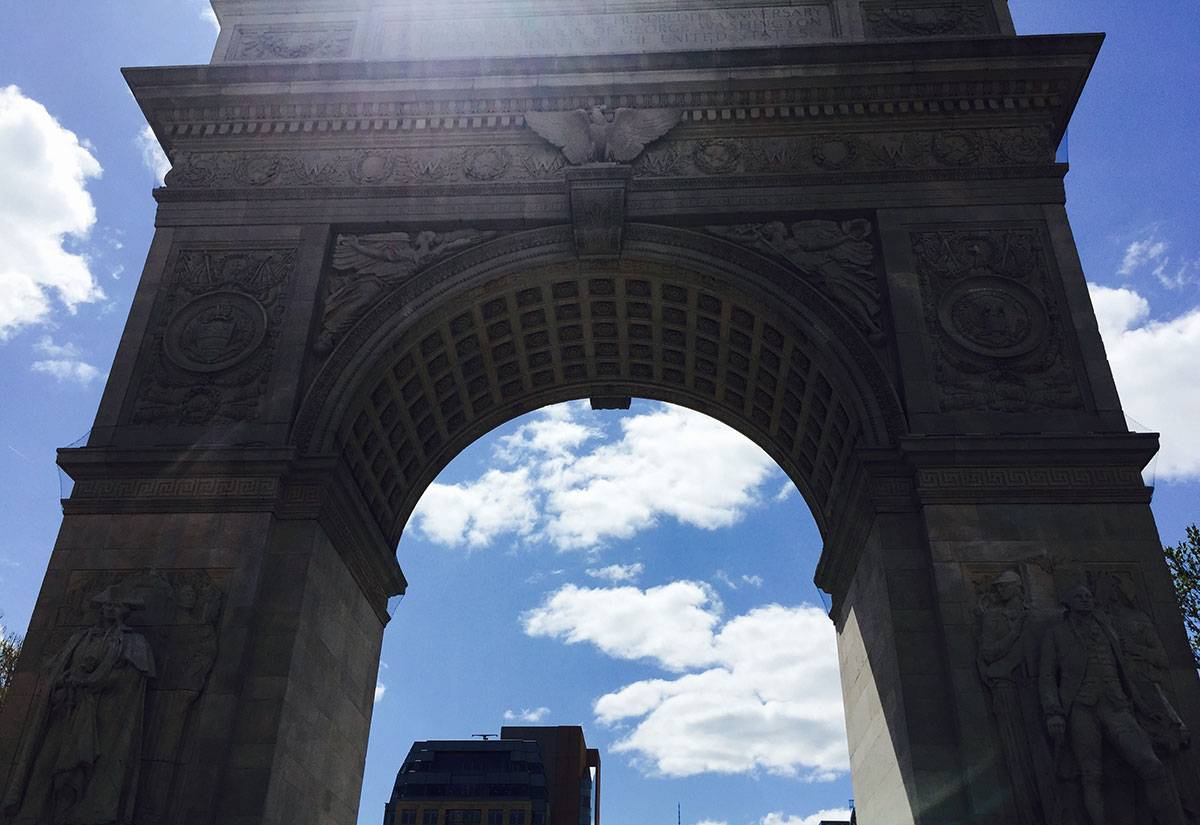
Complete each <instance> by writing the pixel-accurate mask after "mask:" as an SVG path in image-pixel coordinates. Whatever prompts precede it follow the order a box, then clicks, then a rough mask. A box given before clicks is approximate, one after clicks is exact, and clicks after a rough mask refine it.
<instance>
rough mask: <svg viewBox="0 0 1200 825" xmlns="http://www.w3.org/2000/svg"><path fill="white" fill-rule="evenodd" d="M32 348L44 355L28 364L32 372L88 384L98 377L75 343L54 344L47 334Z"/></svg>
mask: <svg viewBox="0 0 1200 825" xmlns="http://www.w3.org/2000/svg"><path fill="white" fill-rule="evenodd" d="M33 350H34V352H36V353H37V354H39V355H42V356H45V357H44V358H41V359H38V360H36V361H34V362H33V363H32V364H30V365H29V368H30V369H31V370H33V371H34V372H41V373H45V374H47V375H52V376H54V378H56V379H58V380H59V381H73V382H75V383H78V384H83V385H85V386H86V385H88V384H90V383H92V382H93V381H95V380H96V379H97V378H99V377H100V375H101V373H100V370H98V369H97V368H96V367H94V366H92V365H91V364H89V363H87V362H86V361H84V360H83V359H82V357H81V356H82V355H83V352H82V351H81V350H80V349H79V347H77V346H76V345H75V344H72V343H66V344H56V343H54V339H53V338H51V337H50V336H49V335H43V336H42V337H41V338H40V339H39V340H38V342H37V343H36V344H34V345H33Z"/></svg>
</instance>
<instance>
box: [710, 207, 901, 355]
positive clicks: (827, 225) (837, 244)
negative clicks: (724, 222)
mask: <svg viewBox="0 0 1200 825" xmlns="http://www.w3.org/2000/svg"><path fill="white" fill-rule="evenodd" d="M708 231H709V232H712V233H713V234H714V235H719V236H721V237H723V238H727V239H729V240H731V241H735V242H737V243H741V244H744V245H746V246H750V247H754V248H756V249H759V250H761V251H763V252H767V253H769V254H773V255H776V256H779V257H782V258H784V259H785V260H787V261H788V262H789V263H791V264H792V265H793V266H794V267H795V268H796V269H797V270H799V272H800V273H801V274H802V275H803V276H804V277H806V278H808V279H810V280H812V281H813V282H814V283H816V284H817V285H818V286H821V287H823V288H824V289H825V291H826V292H827V293H828V294H829V295H830V297H831V298H833V299H834V300H835V301H837V303H839V304H840V305H841V306H842V307H843V308H844V309H846V310H847V311H848V312H849V313H850V316H851V317H852V318H853V319H854V320H855V321H856V322H857V324H858V326H859V327H860V328H861V329H862V331H863V332H865V333H866V334H867V337H868V338H869V339H870V340H871V341H872V342H873V343H877V342H878V341H879V340H881V339H882V335H883V327H882V324H881V322H880V319H879V314H880V310H881V308H882V307H881V305H882V297H881V295H880V289H879V283H878V279H877V277H876V275H875V271H874V263H875V245H874V243H873V242H872V240H871V234H872V227H871V223H870V221H867V220H863V219H861V218H857V219H854V220H849V221H821V220H810V221H796V222H795V223H791V224H785V223H783V222H782V221H773V222H771V223H765V224H738V225H734V226H710V227H708Z"/></svg>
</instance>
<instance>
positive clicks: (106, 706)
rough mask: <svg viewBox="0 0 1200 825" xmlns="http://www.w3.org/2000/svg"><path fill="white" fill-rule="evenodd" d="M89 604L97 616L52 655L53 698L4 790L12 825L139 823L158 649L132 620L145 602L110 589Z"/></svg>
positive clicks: (39, 710) (44, 704) (39, 711)
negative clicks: (149, 693) (145, 732)
mask: <svg viewBox="0 0 1200 825" xmlns="http://www.w3.org/2000/svg"><path fill="white" fill-rule="evenodd" d="M91 603H92V606H93V607H94V608H96V609H97V611H98V612H99V614H100V619H99V621H98V622H97V624H95V625H94V626H92V627H89V628H87V629H85V630H81V631H79V632H78V633H76V634H75V635H73V636H72V637H71V638H70V640H69V641H68V642H67V644H66V646H65V647H64V648H63V650H62V651H61V652H60V653H59V654H58V655H57V656H56V657H55V658H54V659H53V660H52V661H51V663H50V668H49V684H48V688H47V693H46V696H45V697H44V698H43V699H42V700H41V703H40V705H39V706H38V707H36V708H35V710H34V712H33V715H32V717H31V720H30V725H29V728H28V729H27V733H26V738H25V740H24V743H23V746H22V749H21V752H20V753H19V754H18V757H17V762H16V764H15V766H14V770H13V773H12V776H11V779H10V782H9V786H8V789H7V792H6V793H5V795H4V815H5V819H6V820H7V821H8V822H11V823H13V825H110V824H115V825H124V823H128V822H131V821H132V818H133V811H134V801H135V796H136V792H137V784H138V771H139V768H140V763H141V755H142V726H143V720H144V716H145V706H146V687H147V682H148V681H149V680H150V679H153V678H154V676H155V667H154V655H153V653H152V652H151V650H150V645H149V644H148V643H147V641H146V638H145V636H143V635H142V634H140V633H137V632H136V631H134V630H133V629H131V628H130V627H128V626H127V625H126V624H125V619H126V618H127V617H128V615H129V612H130V611H131V610H136V609H140V608H141V607H143V606H144V605H143V603H142V601H141V600H140V599H136V598H122V597H121V596H119V595H118V594H116V593H114V592H113V591H112V589H106V590H104V591H102V592H100V593H98V594H97V595H96V596H94V597H93V598H92V600H91Z"/></svg>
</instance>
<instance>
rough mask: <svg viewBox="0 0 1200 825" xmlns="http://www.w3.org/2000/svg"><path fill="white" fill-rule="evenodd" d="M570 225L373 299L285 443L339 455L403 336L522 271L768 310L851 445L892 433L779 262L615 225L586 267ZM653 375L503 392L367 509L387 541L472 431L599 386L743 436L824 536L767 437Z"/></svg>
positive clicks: (871, 375) (509, 238) (515, 281)
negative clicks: (638, 284)
mask: <svg viewBox="0 0 1200 825" xmlns="http://www.w3.org/2000/svg"><path fill="white" fill-rule="evenodd" d="M571 232H572V230H571V227H570V226H554V227H546V228H541V229H535V230H529V231H524V232H518V233H514V234H511V235H506V236H504V237H501V238H498V239H496V240H493V241H490V242H487V243H484V244H481V245H480V246H477V247H474V248H472V249H470V250H467V251H465V252H463V253H460V254H459V255H456V256H453V257H451V258H448V259H446V260H444V261H441V262H439V263H437V264H435V265H433V266H431V267H430V268H428V269H427V270H425V271H423V272H421V273H419V274H417V275H415V276H413V277H412V278H410V279H409V280H408V281H407V282H405V283H404V284H403V285H402V286H401V287H399V288H398V289H395V290H393V291H392V292H390V293H389V294H387V295H386V296H384V297H383V298H382V299H381V300H380V302H379V303H378V304H377V305H376V306H375V307H374V308H373V309H372V310H371V311H370V312H369V313H368V314H367V315H366V316H364V317H363V318H362V319H361V320H360V321H359V322H358V323H357V324H356V325H355V326H354V327H353V328H352V329H351V330H349V331H348V332H347V334H346V335H345V337H344V338H343V339H342V341H341V342H339V344H338V346H337V347H336V348H335V349H334V350H333V352H331V353H330V355H329V357H328V358H327V359H326V362H325V363H324V365H323V366H322V367H321V369H320V371H319V372H318V373H317V374H316V376H315V378H314V380H313V382H312V384H311V385H310V389H309V391H308V393H307V395H306V397H305V400H304V402H303V404H302V406H301V408H300V410H299V414H298V416H297V421H296V426H295V428H294V430H293V443H295V444H296V445H297V447H299V448H300V449H301V451H302V452H305V453H309V454H330V453H338V452H341V451H342V449H343V446H344V445H343V442H344V441H345V428H346V426H348V419H349V418H350V417H351V416H355V415H358V410H359V408H360V407H361V406H362V404H363V403H364V402H363V397H364V395H365V394H366V393H368V392H370V388H371V387H372V386H373V385H374V383H375V381H376V380H377V378H378V376H379V375H380V374H381V373H383V372H384V371H386V370H387V369H388V368H389V367H390V366H391V365H392V364H393V363H394V362H395V361H396V360H397V359H398V358H399V357H400V356H401V350H402V349H403V348H404V342H405V341H409V342H410V343H412V340H413V339H414V338H415V337H419V336H420V334H422V332H423V330H422V324H423V323H426V324H427V323H430V322H431V321H432V320H433V319H436V318H438V317H440V316H441V315H445V314H447V311H448V310H447V308H448V307H450V306H453V307H455V309H459V308H466V307H471V306H475V307H478V306H481V305H483V304H484V303H485V302H487V301H488V300H489V299H490V295H489V291H488V290H489V287H490V286H494V285H496V284H498V283H504V284H505V285H506V286H507V287H508V288H510V289H516V288H519V287H520V286H521V284H522V276H528V277H531V278H535V279H536V278H540V279H542V280H544V279H545V278H546V277H547V275H548V274H551V275H552V274H557V276H558V277H563V276H570V275H573V277H575V278H577V279H583V280H586V279H588V278H606V277H611V276H614V275H615V276H619V277H627V278H628V277H636V275H637V274H638V273H639V271H640V270H642V269H644V270H645V271H646V272H647V273H648V274H651V275H660V274H662V273H667V274H668V275H669V276H671V277H674V278H675V279H682V280H683V281H684V282H686V283H689V284H690V285H691V286H692V287H694V288H695V289H698V290H704V291H706V292H708V293H714V294H716V295H718V296H721V297H722V298H727V299H729V300H730V301H731V302H737V301H744V302H747V303H748V304H750V305H751V306H753V307H754V308H755V309H757V310H759V311H765V312H768V313H770V315H771V316H772V317H773V318H774V319H776V321H775V322H776V323H781V324H783V325H787V326H790V327H792V330H790V332H791V333H792V334H793V335H799V336H800V337H802V338H803V339H804V344H805V346H803V347H797V349H802V350H803V352H804V354H805V355H807V356H808V357H809V358H811V359H812V360H813V361H814V362H816V363H818V364H819V366H820V368H821V370H822V372H823V374H824V375H825V376H827V378H828V381H829V383H830V384H832V385H834V386H835V387H836V388H837V391H838V394H839V395H840V396H841V397H842V398H843V399H844V400H845V402H846V403H847V404H848V405H850V406H852V407H853V409H852V411H851V414H852V418H853V422H852V426H853V427H854V428H855V429H856V430H857V432H856V433H855V437H854V438H853V439H852V441H853V446H856V447H883V446H887V445H890V444H894V443H895V440H896V438H897V437H898V436H899V435H900V434H901V433H902V432H903V430H904V421H903V412H902V408H901V405H900V403H899V399H898V398H897V396H896V394H895V391H894V388H893V386H892V383H891V381H889V380H888V379H887V377H886V375H885V373H884V371H883V368H882V366H881V365H880V363H879V360H878V359H877V357H876V355H875V352H874V351H873V349H872V347H871V345H870V344H869V343H868V342H867V341H866V339H865V338H864V337H863V336H862V335H861V333H859V332H858V330H857V329H856V328H855V327H854V326H853V325H852V324H851V323H850V322H849V321H848V320H847V319H846V317H845V316H844V315H843V314H842V313H841V311H840V310H838V309H836V308H835V306H834V305H833V304H832V303H831V302H830V301H829V300H828V299H827V298H826V297H825V296H824V295H822V294H821V293H820V292H819V291H818V290H817V289H816V288H814V287H813V286H812V285H811V284H810V283H808V282H806V281H805V280H804V279H802V278H800V277H798V276H797V275H796V274H795V273H793V272H791V271H790V270H789V269H787V268H786V267H785V266H784V265H782V264H780V263H777V262H776V261H773V260H771V259H769V258H766V257H764V256H762V255H760V254H758V253H756V252H753V251H750V250H748V249H745V248H743V247H740V246H738V245H736V244H734V243H731V242H728V241H724V240H721V239H719V238H714V237H712V236H709V235H703V234H700V233H698V232H693V231H689V230H686V229H679V228H675V227H666V226H659V225H651V224H632V225H629V226H628V227H627V228H626V235H625V243H624V248H623V257H622V262H621V265H620V266H614V265H611V264H607V263H602V264H599V265H594V264H591V263H590V262H581V261H579V259H578V258H577V257H576V255H575V252H574V247H573V243H572V234H571ZM757 326H758V327H762V326H763V324H762V323H759V324H757ZM656 378H657V376H655V377H653V378H642V379H633V380H631V378H630V377H629V376H627V375H626V376H622V377H615V378H613V379H612V380H607V381H606V380H604V379H601V378H597V377H596V376H592V377H590V378H587V379H585V380H581V381H564V380H559V381H557V382H555V384H554V386H547V387H541V388H538V387H533V388H529V387H526V388H525V389H524V390H523V391H522V392H521V393H520V395H519V397H514V398H511V399H506V403H504V404H501V405H498V406H497V407H496V408H494V409H492V410H490V411H489V412H488V413H485V414H483V415H480V416H478V417H477V418H476V420H475V421H474V422H472V423H471V424H470V425H469V426H467V427H465V428H463V429H462V430H460V431H459V432H458V433H457V434H456V435H455V437H453V438H451V439H448V440H447V441H446V442H445V443H444V444H442V445H441V446H440V449H438V450H437V455H436V456H434V455H429V454H426V456H425V460H424V461H423V462H421V464H422V467H421V470H420V472H419V474H418V476H416V477H409V478H407V481H408V484H407V485H406V486H407V487H408V488H409V490H410V492H409V494H408V495H407V496H406V497H405V498H406V499H408V500H406V501H404V503H403V504H400V505H399V506H398V507H396V508H385V509H390V510H392V512H388V513H386V514H384V513H380V512H376V513H375V515H376V518H377V519H378V520H379V521H380V527H381V528H382V529H384V532H385V534H387V535H388V537H389V539H393V538H394V539H396V540H398V537H399V533H400V530H401V529H402V528H403V526H404V522H405V521H406V520H407V517H408V515H409V514H410V512H411V509H412V507H413V506H415V504H416V499H417V498H419V494H420V491H423V490H424V488H425V486H427V485H428V483H430V482H431V481H432V480H433V478H434V477H435V476H436V474H437V472H440V470H441V469H442V468H443V467H444V466H445V464H447V463H449V461H450V460H451V459H452V458H453V456H454V455H456V454H457V453H458V452H459V451H460V450H461V449H463V448H464V447H466V446H467V445H468V444H469V443H470V442H472V441H474V440H475V439H476V438H478V437H479V436H480V435H482V434H483V433H486V432H487V431H489V430H491V429H493V428H494V427H496V426H499V425H500V424H502V423H504V421H506V420H510V419H511V418H513V417H516V416H517V415H520V414H522V413H524V412H528V411H531V410H534V409H537V408H539V407H541V406H545V405H546V404H550V403H555V402H557V401H564V400H571V399H576V398H583V397H588V395H591V394H596V393H597V391H604V390H605V389H607V388H609V387H611V388H612V389H613V390H619V389H626V390H627V391H628V392H630V393H632V394H633V395H636V396H638V397H646V398H651V399H655V400H662V401H670V402H672V403H677V404H680V405H682V406H687V407H690V408H692V409H696V410H699V411H701V412H704V413H706V414H708V415H711V416H712V417H714V418H717V419H718V420H720V421H722V422H724V423H726V424H728V425H729V426H732V427H733V428H734V429H737V430H739V431H740V432H742V433H743V434H745V435H747V436H748V437H750V438H751V439H752V440H754V441H755V442H756V443H758V444H759V445H760V446H762V447H763V448H764V449H766V451H767V452H768V453H769V454H770V455H771V456H772V457H773V458H774V459H775V460H776V461H777V462H778V463H779V464H780V466H781V467H783V468H784V470H785V471H786V472H787V473H788V475H789V476H790V477H791V478H792V480H793V481H794V482H795V483H796V484H797V486H798V487H799V488H800V490H801V492H802V493H803V494H804V497H805V498H806V500H807V501H808V503H809V506H810V508H811V509H812V510H813V513H814V515H815V517H816V518H817V521H818V524H819V525H820V526H821V528H822V532H825V531H826V527H827V524H826V522H827V519H826V518H823V517H822V514H823V511H825V510H826V509H827V507H828V504H829V502H828V498H829V495H830V494H831V492H832V490H829V489H827V490H825V495H824V496H822V495H820V494H818V493H817V491H816V490H814V489H813V486H814V485H813V484H812V483H810V478H809V477H808V474H806V473H805V472H802V471H801V470H800V468H798V467H797V466H796V461H795V460H793V456H792V455H790V454H789V451H788V450H785V449H783V448H781V446H780V445H779V444H778V443H777V440H772V438H771V437H770V436H769V433H768V432H767V430H768V429H770V428H768V427H766V426H764V423H763V422H761V421H757V422H756V421H752V420H750V417H748V416H746V415H739V414H738V413H737V412H736V411H731V410H729V409H726V408H724V407H722V406H721V405H720V404H714V403H711V401H712V399H711V398H706V397H705V394H704V393H702V392H695V391H693V390H691V389H690V388H685V387H682V386H678V385H676V386H672V385H671V384H669V383H667V382H664V381H662V380H656ZM377 423H378V422H377ZM801 435H802V434H801ZM822 444H823V441H822ZM846 452H847V453H850V452H853V450H847V451H846ZM843 458H844V459H845V460H841V459H839V465H849V464H854V463H856V462H854V460H853V459H852V457H851V456H849V455H846V456H844V457H843ZM834 474H835V476H838V475H840V476H845V475H847V472H846V469H845V467H844V466H838V467H837V468H836V471H835V473H834ZM363 493H364V495H366V496H367V497H368V498H369V497H370V490H367V489H364V490H363ZM372 509H373V510H374V509H376V508H372Z"/></svg>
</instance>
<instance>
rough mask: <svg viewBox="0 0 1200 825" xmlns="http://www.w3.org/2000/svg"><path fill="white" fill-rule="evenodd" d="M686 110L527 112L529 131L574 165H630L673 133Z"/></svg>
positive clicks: (599, 108)
mask: <svg viewBox="0 0 1200 825" xmlns="http://www.w3.org/2000/svg"><path fill="white" fill-rule="evenodd" d="M682 117H683V110H682V109H617V110H616V111H615V112H613V113H612V115H611V117H610V116H609V114H608V112H607V110H606V108H605V107H603V106H595V107H593V108H592V110H591V111H590V112H589V111H588V110H586V109H576V110H574V111H570V112H526V113H525V122H526V123H527V124H529V128H530V129H532V130H533V131H535V132H537V133H538V134H539V135H541V136H542V137H543V138H545V139H546V140H548V141H550V142H551V143H553V144H554V145H555V146H557V147H559V148H560V149H562V152H563V155H564V156H565V157H566V159H567V160H568V161H570V162H571V163H572V164H574V165H576V166H579V165H582V164H585V163H613V162H615V163H629V162H630V161H631V160H634V159H635V158H636V157H637V156H638V155H640V154H641V153H642V150H643V149H645V148H646V146H647V145H648V144H650V143H651V142H653V141H655V140H658V139H659V138H660V137H662V136H663V135H665V134H666V133H667V132H669V131H671V129H672V128H674V127H675V124H677V123H678V122H679V120H680V118H682Z"/></svg>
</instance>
